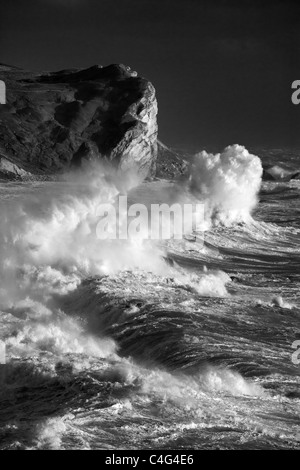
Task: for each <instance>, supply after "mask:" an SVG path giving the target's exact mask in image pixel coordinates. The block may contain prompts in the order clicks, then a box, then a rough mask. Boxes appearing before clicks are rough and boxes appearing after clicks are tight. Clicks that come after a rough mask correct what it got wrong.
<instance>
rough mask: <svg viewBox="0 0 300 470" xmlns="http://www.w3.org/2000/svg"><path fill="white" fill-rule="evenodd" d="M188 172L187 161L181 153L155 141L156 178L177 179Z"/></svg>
mask: <svg viewBox="0 0 300 470" xmlns="http://www.w3.org/2000/svg"><path fill="white" fill-rule="evenodd" d="M187 170H188V161H187V159H186V158H185V156H184V155H182V154H181V153H179V152H177V151H175V150H173V149H170V148H169V147H167V146H166V145H164V144H163V143H162V142H160V141H159V140H158V141H157V163H156V176H157V177H158V178H166V179H170V178H178V177H180V176H182V175H184V174H185V173H186V171H187Z"/></svg>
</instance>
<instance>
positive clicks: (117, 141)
mask: <svg viewBox="0 0 300 470" xmlns="http://www.w3.org/2000/svg"><path fill="white" fill-rule="evenodd" d="M0 80H3V81H4V82H5V84H6V90H7V104H5V105H0V155H1V159H2V161H3V162H8V163H5V165H8V164H9V163H10V164H11V165H14V166H11V167H10V170H11V171H10V170H9V171H7V172H6V174H7V175H8V174H9V173H12V174H15V175H16V177H17V176H18V177H22V175H21V173H22V171H24V172H26V174H27V175H28V174H33V175H36V176H39V177H42V176H43V175H53V174H57V173H60V172H62V171H64V170H65V169H68V168H70V167H72V166H74V165H75V166H76V165H77V166H78V165H80V163H81V161H82V159H92V158H96V159H100V158H101V159H106V160H109V161H112V162H113V163H114V164H116V165H117V166H118V167H120V168H121V169H123V170H127V169H128V168H133V167H134V168H136V169H137V171H138V173H139V174H141V175H142V176H143V177H146V176H148V175H152V174H154V173H155V165H156V158H157V120H156V116H157V102H156V98H155V89H154V87H153V85H152V84H151V83H150V82H149V81H148V80H146V79H144V78H141V77H139V76H138V75H137V73H136V72H133V71H132V70H130V68H129V67H126V66H124V65H110V66H108V67H102V66H98V65H96V66H93V67H91V68H89V69H85V70H63V71H60V72H55V73H38V74H33V73H30V72H27V71H23V70H20V69H17V68H13V67H9V66H4V65H0ZM3 159H5V160H3ZM3 164H4V163H2V166H3ZM5 165H4V166H5ZM1 171H2V170H1V168H0V172H1ZM23 175H25V173H24V174H23ZM0 177H1V174H0Z"/></svg>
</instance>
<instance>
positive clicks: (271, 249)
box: [0, 155, 300, 449]
mask: <svg viewBox="0 0 300 470" xmlns="http://www.w3.org/2000/svg"><path fill="white" fill-rule="evenodd" d="M273 157H274V155H273ZM294 157H295V156H294ZM294 157H293V158H294ZM270 158H271V157H270ZM273 160H274V158H273ZM273 160H272V161H273ZM294 163H295V160H294V159H292V161H291V162H290V165H291V166H292V165H294ZM51 185H57V183H47V184H46V183H43V184H41V183H39V184H35V185H25V186H24V185H23V186H18V185H11V186H10V187H9V188H8V187H7V186H5V187H4V186H3V187H2V189H1V191H2V192H1V194H2V201H4V202H3V204H5V205H6V207H7V204H8V201H9V200H14V201H15V200H16V199H18V198H19V199H22V200H26V201H27V200H28V194H29V193H30V194H34V197H35V198H36V201H37V202H36V204H37V207H38V208H39V209H38V210H37V211H33V212H31V214H32V219H31V224H32V225H31V226H30V227H31V228H32V227H33V226H34V227H35V225H34V224H36V223H38V222H40V221H41V220H42V221H44V218H43V216H41V213H40V212H41V210H40V207H41V206H40V199H39V197H40V196H39V195H40V194H41V193H42V194H43V198H44V197H45V194H47V193H48V192H49V193H51V192H52V191H53V186H51ZM58 186H59V185H58ZM169 186H170V183H168V182H155V183H145V184H143V185H142V186H141V187H139V188H138V189H137V190H135V192H133V194H132V198H133V199H137V198H138V200H139V201H141V200H142V199H144V200H145V201H146V200H147V198H149V194H150V193H151V191H153V190H154V191H155V192H156V194H164V191H162V189H166V188H168V187H169ZM7 188H8V189H7ZM57 191H58V188H57V187H56V188H55V192H57ZM29 199H30V201H31V202H30V204H31V210H32V198H29ZM299 202H300V182H299V181H296V180H295V181H291V182H285V183H276V182H264V183H263V184H262V187H261V190H260V193H259V202H258V204H257V206H256V208H255V210H254V212H253V214H252V215H253V219H252V220H251V221H250V222H248V223H237V224H231V225H230V226H228V227H224V226H221V225H218V226H216V227H212V228H211V229H209V230H208V231H207V232H206V233H205V237H204V246H202V240H200V239H198V238H197V237H193V238H191V239H184V240H178V241H175V240H172V241H169V242H164V243H161V244H159V247H155V249H154V248H153V246H152V245H151V244H150V245H149V246H146V248H145V247H144V248H143V249H142V251H140V246H133V248H132V249H133V251H131V250H130V251H129V254H128V256H129V257H131V256H134V254H133V253H137V256H138V257H140V259H141V264H142V263H143V265H142V266H141V268H140V269H137V268H134V269H127V268H124V267H122V269H118V268H116V269H114V271H113V273H111V272H108V273H105V272H101V273H100V272H99V273H98V274H97V273H95V272H90V275H86V274H84V273H86V271H84V269H83V267H82V266H83V265H82V264H81V265H80V266H81V268H79V267H78V266H79V263H77V268H76V270H74V263H73V264H72V263H71V260H73V258H72V256H75V254H74V253H73V251H74V250H75V248H74V246H73V244H72V243H73V241H72V242H71V241H70V240H69V239H67V243H66V244H64V242H65V240H63V239H62V238H59V237H58V236H57V234H58V232H57V226H56V223H57V220H60V218H59V217H60V216H58V219H55V221H56V222H55V223H54V222H53V223H51V230H52V232H51V237H50V238H51V240H53V239H54V238H55V239H56V242H55V243H56V244H57V245H58V248H57V250H58V253H59V255H58V256H57V257H54V258H51V263H50V262H49V255H48V251H43V252H42V253H39V258H38V259H39V262H40V263H41V260H42V261H43V266H44V267H43V270H39V269H33V268H32V266H31V265H30V266H28V263H29V262H28V259H27V258H24V257H23V255H22V256H21V255H20V253H19V251H20V250H21V248H22V249H25V248H26V247H27V245H25V242H24V241H22V244H21V245H20V244H19V245H17V246H18V250H19V251H18V253H16V252H15V251H14V252H13V254H11V255H10V256H9V257H8V258H7V259H9V260H11V263H12V260H13V261H14V262H15V263H16V264H17V266H18V267H19V268H20V272H17V274H15V275H16V278H14V279H13V280H11V284H10V285H8V284H7V282H6V281H7V279H6V278H5V276H4V274H3V273H2V279H3V283H2V305H3V307H2V310H3V312H2V314H1V325H0V328H1V329H0V333H1V338H2V339H4V340H5V342H6V351H7V363H6V365H5V366H2V369H1V370H2V382H1V395H0V420H1V421H0V422H1V430H0V448H1V449H24V448H25V449H28V448H34V449H36V448H39V449H74V448H76V449H139V448H149V449H164V448H167V449H184V448H195V449H288V448H291V449H296V448H297V449H300V427H299V426H300V407H299V404H300V378H299V373H300V365H298V364H295V363H294V362H295V361H294V362H293V360H292V354H293V353H294V352H295V349H293V347H292V344H293V342H294V341H296V340H297V339H298V340H299V339H300V322H299V318H300V299H299V287H300V269H299V262H300V245H299V242H300V225H299V224H300V222H299V221H300V218H299V207H300V205H299ZM50 206H51V204H50ZM50 206H49V205H47V204H46V205H45V211H46V212H47V211H48V210H49V207H50ZM2 207H4V206H2ZM43 207H44V206H43ZM51 211H54V212H55V208H53V206H51ZM42 213H43V211H42ZM10 217H11V216H10ZM45 217H46V216H45ZM9 220H14V219H9ZM18 220H19V219H18ZM72 220H73V219H72ZM68 224H69V225H70V224H71V220H69V221H68ZM17 226H18V224H16V227H17ZM24 227H25V225H22V233H24ZM26 230H29V231H28V233H29V234H30V236H29V238H28V239H27V238H25V241H26V243H29V242H30V244H31V248H32V244H34V243H36V244H37V245H36V246H38V242H37V240H36V238H33V234H34V233H36V232H34V231H33V232H31V231H30V228H28V227H27V225H26ZM47 230H48V231H49V230H50V226H48V228H47ZM82 230H83V229H82ZM26 233H27V232H26ZM76 233H77V232H76ZM81 233H82V232H80V234H81ZM2 236H3V240H5V236H6V232H5V231H3V230H2ZM14 236H15V237H19V238H20V235H19V232H18V231H17V229H16V230H15V232H14ZM43 236H44V233H43ZM80 236H81V235H80ZM76 237H79V235H78V234H76ZM15 239H16V238H15ZM43 239H44V240H48V239H47V238H46V237H45V236H44V238H43ZM49 240H50V239H49ZM80 242H81V238H80ZM3 243H4V242H3ZM45 243H46V241H45ZM51 243H52V242H51ZM51 243H50V241H49V251H50V252H52V251H53V245H52V244H51ZM59 245H61V246H62V247H63V251H62V252H60V251H59ZM68 246H70V247H71V249H70V253H69V252H68V251H67V249H68ZM76 246H77V248H76V250H75V251H76V256H77V257H79V256H80V255H81V246H82V245H81V243H79V244H78V245H76ZM20 247H21V248H20ZM92 248H93V249H94V247H92ZM110 249H111V250H112V252H113V253H114V251H115V256H116V257H118V258H120V259H121V258H122V257H123V256H124V252H122V247H121V250H119V247H116V246H113V247H112V248H110ZM110 249H109V250H110ZM45 250H46V249H45ZM157 250H158V251H157ZM66 253H67V255H68V256H67V255H66ZM157 253H158V254H157ZM63 256H64V257H65V259H66V260H67V261H68V262H66V263H65V264H64V265H63V266H62V265H61V264H60V263H59V259H61V258H62V257H63ZM2 258H3V259H6V258H5V253H4V252H3V251H2ZM33 259H34V257H32V258H31V261H32V260H33ZM76 259H77V258H76ZM80 259H81V258H80ZM20 260H22V263H23V264H22V269H21V264H20V263H21V261H20ZM32 263H33V262H32ZM47 263H48V264H47ZM71 265H72V269H71ZM45 266H46V267H45ZM68 266H69V268H68ZM9 267H10V265H9V266H8V268H9ZM89 269H90V271H91V268H90V265H89ZM20 279H22V283H21V284H19V285H21V290H20V289H19V290H18V291H17V292H15V289H14V288H13V285H16V284H17V280H20ZM50 285H51V289H50V288H49V286H50ZM20 292H21V294H20ZM4 294H5V295H4ZM299 356H300V355H299Z"/></svg>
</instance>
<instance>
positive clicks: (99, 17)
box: [0, 0, 300, 149]
mask: <svg viewBox="0 0 300 470" xmlns="http://www.w3.org/2000/svg"><path fill="white" fill-rule="evenodd" d="M298 5H299V6H298ZM0 28H1V30H0V62H3V63H8V64H12V65H16V66H19V67H23V68H26V69H31V70H58V69H62V68H70V67H88V66H91V65H93V64H96V63H98V64H102V65H108V64H110V63H124V64H126V65H130V66H131V68H133V69H134V70H137V71H138V72H139V74H141V75H143V76H145V77H147V78H148V79H149V80H151V81H152V83H153V84H154V86H155V87H156V90H157V97H158V104H159V137H160V139H161V140H162V141H164V142H165V143H166V144H169V145H172V146H179V147H186V148H191V149H195V148H198V149H200V148H201V147H203V146H210V145H211V146H217V147H222V146H225V145H229V144H232V143H240V144H244V145H246V146H247V145H248V146H249V145H253V146H255V145H265V146H272V147H278V146H289V147H291V146H295V145H300V105H299V106H295V105H293V104H292V102H291V94H292V90H291V83H292V82H293V81H294V80H297V79H300V67H299V65H300V2H299V1H298V2H296V1H295V2H292V1H289V0H284V1H281V0H272V1H263V0H260V1H255V0H249V1H247V0H240V1H233V0H232V1H225V0H224V1H222V0H215V1H214V0H209V1H204V0H203V1H202V0H0Z"/></svg>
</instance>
